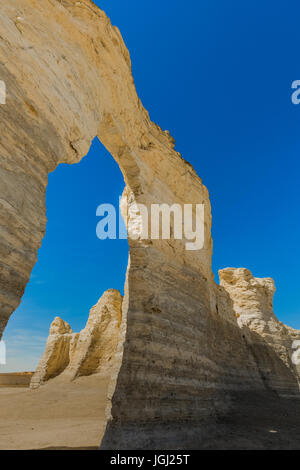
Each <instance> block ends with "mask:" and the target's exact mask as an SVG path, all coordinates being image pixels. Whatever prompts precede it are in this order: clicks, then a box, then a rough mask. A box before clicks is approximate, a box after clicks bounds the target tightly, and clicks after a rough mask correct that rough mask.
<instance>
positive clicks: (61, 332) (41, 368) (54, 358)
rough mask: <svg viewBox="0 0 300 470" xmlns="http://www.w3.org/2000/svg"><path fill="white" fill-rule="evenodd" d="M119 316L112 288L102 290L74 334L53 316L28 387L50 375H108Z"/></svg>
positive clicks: (119, 307)
mask: <svg viewBox="0 0 300 470" xmlns="http://www.w3.org/2000/svg"><path fill="white" fill-rule="evenodd" d="M121 318H122V296H121V294H120V292H118V291H117V290H114V289H111V290H109V291H106V292H104V294H103V295H102V297H101V298H100V300H99V301H98V303H97V304H96V305H95V306H94V307H93V308H92V309H91V311H90V315H89V318H88V321H87V324H86V326H85V328H84V329H83V330H82V331H81V332H80V333H73V332H72V330H71V328H70V326H69V325H68V324H67V323H66V322H65V321H63V320H62V319H61V318H59V317H56V318H55V319H54V321H53V322H52V324H51V327H50V331H49V337H48V339H47V344H46V348H45V351H44V354H43V356H42V358H41V361H40V363H39V365H38V368H37V370H36V372H35V374H34V375H33V377H32V379H31V385H30V386H31V388H37V387H39V386H40V385H43V384H45V383H46V382H47V381H48V380H50V379H53V378H59V379H60V381H69V380H73V379H75V378H77V377H82V376H87V375H92V374H103V375H107V374H108V373H109V370H110V368H111V367H112V364H113V360H114V358H115V353H116V349H117V345H118V340H119V331H120V324H121Z"/></svg>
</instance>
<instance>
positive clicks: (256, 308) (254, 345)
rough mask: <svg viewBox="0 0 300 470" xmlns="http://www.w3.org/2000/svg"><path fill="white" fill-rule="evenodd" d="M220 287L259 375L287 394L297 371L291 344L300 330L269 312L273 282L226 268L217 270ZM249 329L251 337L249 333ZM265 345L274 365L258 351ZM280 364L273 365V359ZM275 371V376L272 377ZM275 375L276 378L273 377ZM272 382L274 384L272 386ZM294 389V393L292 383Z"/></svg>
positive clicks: (273, 290)
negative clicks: (269, 351) (271, 352)
mask: <svg viewBox="0 0 300 470" xmlns="http://www.w3.org/2000/svg"><path fill="white" fill-rule="evenodd" d="M219 277H220V285H221V286H222V287H224V289H225V290H226V291H227V292H228V294H229V296H230V299H231V300H232V304H233V310H234V312H235V314H236V318H237V321H238V324H239V326H240V328H241V329H242V331H243V332H245V335H246V336H245V337H246V338H247V341H248V342H249V346H250V347H251V349H252V351H253V354H254V355H256V357H257V362H258V365H259V367H260V370H261V373H262V376H263V377H264V380H265V382H266V384H267V385H268V386H270V387H271V388H272V387H274V388H276V389H281V392H284V391H286V393H289V392H290V391H291V389H293V376H294V375H296V377H297V376H298V381H300V374H299V372H300V370H299V368H298V369H297V367H296V364H295V363H294V362H293V353H294V352H295V351H294V350H293V347H292V346H293V342H294V341H295V340H299V339H300V331H299V330H294V329H292V328H290V327H288V326H286V325H284V324H283V323H282V322H280V321H279V320H278V319H277V317H276V316H275V314H274V311H273V296H274V293H275V283H274V281H273V279H271V278H262V279H261V278H255V277H253V275H252V273H251V272H250V271H249V270H248V269H245V268H239V269H235V268H227V269H223V270H220V271H219ZM249 330H250V331H251V333H253V334H249ZM265 344H268V345H269V346H271V348H272V349H273V351H274V353H275V355H274V354H273V356H274V358H275V363H273V360H271V359H270V358H269V357H264V354H263V353H262V351H261V349H262V348H265V346H264V345H265ZM278 358H280V359H281V361H279V362H278V363H277V359H278ZM276 368H279V369H278V371H277V372H278V373H277V374H275V375H274V372H276ZM290 372H291V373H292V375H291V374H290ZM276 375H277V376H276ZM274 382H275V383H274ZM294 388H295V390H296V391H297V390H298V386H297V384H295V387H294Z"/></svg>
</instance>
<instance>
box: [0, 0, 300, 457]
mask: <svg viewBox="0 0 300 470" xmlns="http://www.w3.org/2000/svg"><path fill="white" fill-rule="evenodd" d="M0 79H1V80H4V81H5V82H6V85H7V101H6V105H4V106H0V139H1V140H0V272H1V275H0V334H1V332H2V331H3V329H4V327H5V325H6V323H7V321H8V319H9V316H10V315H11V313H12V312H13V311H14V310H15V308H16V307H17V306H18V304H19V302H20V300H21V297H22V295H23V292H24V289H25V286H26V284H27V282H28V280H29V277H30V273H31V270H32V268H33V266H34V264H35V262H36V259H37V250H38V248H39V246H40V245H41V241H42V238H43V236H44V233H45V226H46V211H45V192H46V186H47V180H48V173H49V172H50V171H53V170H55V168H56V167H57V165H58V164H59V163H61V162H64V163H74V162H78V161H80V159H81V158H82V157H84V156H85V155H86V153H87V152H88V149H89V146H90V144H91V141H92V139H93V138H94V137H95V136H98V137H99V139H100V140H101V142H102V143H103V144H104V145H105V146H106V148H107V149H108V150H109V151H110V152H111V154H112V155H113V157H114V158H115V160H116V161H117V162H118V164H119V166H120V169H121V170H122V172H123V175H124V179H125V182H126V186H127V189H126V191H125V193H124V198H125V202H126V204H124V207H125V208H127V209H126V210H127V212H128V218H127V225H128V229H129V233H134V234H135V235H136V237H134V239H132V238H129V249H130V261H129V265H128V270H127V279H126V286H125V296H124V300H123V305H122V321H121V325H120V335H119V343H118V347H117V354H116V361H113V364H112V365H111V372H112V375H111V383H110V387H109V394H108V406H107V428H106V432H105V434H104V438H103V441H102V447H103V448H117V449H126V448H131V449H132V448H185V447H189V448H191V446H193V445H196V444H195V443H197V445H199V441H201V438H202V437H203V436H205V435H207V434H208V431H209V429H211V428H215V427H216V422H217V417H218V416H219V415H220V414H221V413H225V412H226V410H227V409H228V406H229V405H230V404H231V397H232V396H233V394H235V395H236V394H242V393H244V392H245V391H246V392H247V394H248V395H247V396H248V397H249V396H251V394H252V395H253V396H254V395H255V393H256V392H257V391H259V393H260V394H262V395H264V394H265V396H266V399H268V396H269V393H270V392H272V393H282V392H283V393H285V394H287V393H296V390H297V387H298V377H297V375H296V373H295V372H294V371H293V370H292V368H291V367H290V364H288V362H287V361H285V360H282V355H281V353H279V352H278V350H277V349H276V348H274V344H273V342H272V341H271V340H270V335H271V336H272V333H271V331H270V333H269V332H268V331H267V332H266V333H267V336H263V335H261V334H259V333H258V332H257V331H256V330H255V331H254V330H253V328H252V326H251V325H252V323H253V321H255V320H253V321H252V320H250V324H249V325H248V323H247V324H245V325H242V328H240V326H239V324H238V320H237V318H236V313H235V310H234V304H236V305H237V304H238V302H236V301H235V300H232V298H231V295H232V293H231V292H227V291H226V290H225V288H224V287H222V286H217V285H216V284H215V282H214V280H213V274H212V270H211V256H212V239H211V210H210V201H209V195H208V191H207V189H206V188H205V186H204V185H203V184H202V182H201V180H200V178H199V177H198V176H197V174H196V173H195V171H194V170H193V168H192V167H191V165H189V164H188V163H187V162H186V161H185V160H183V159H182V158H181V156H180V154H179V153H178V152H176V151H175V149H174V140H173V139H172V138H171V136H170V134H169V133H168V132H164V131H162V130H161V129H160V128H159V127H158V126H157V125H155V124H154V123H152V122H151V121H150V118H149V115H148V113H147V111H146V110H145V109H144V108H143V106H142V104H141V102H140V100H139V98H138V96H137V94H136V90H135V86H134V82H133V78H132V74H131V64H130V57H129V53H128V51H127V49H126V47H125V45H124V42H123V40H122V37H121V35H120V32H119V30H118V29H117V28H115V27H113V26H112V25H111V23H110V21H109V19H108V18H107V17H106V15H105V14H104V13H103V12H102V11H101V10H99V9H98V8H97V7H96V6H95V5H94V4H93V3H92V2H91V1H89V0H81V1H79V2H78V1H73V0H59V1H58V0H43V2H41V1H38V0H10V1H9V2H2V3H1V5H0ZM139 203H143V204H145V205H146V207H148V208H150V206H151V204H152V203H159V204H162V203H166V204H169V205H172V204H174V203H177V204H180V205H183V204H201V203H203V204H204V206H205V217H204V223H205V240H204V247H203V249H201V250H198V251H187V250H186V249H185V248H186V247H185V242H186V240H173V239H171V240H151V241H147V240H143V239H142V236H141V233H142V231H143V230H142V229H143V227H141V221H140V216H139V213H138V211H137V210H136V205H137V204H139ZM250 284H251V283H250ZM263 289H264V290H265V291H267V286H266V285H264V287H263ZM264 295H265V294H264ZM270 295H271V294H270V293H269V294H267V298H268V299H269V298H270ZM255 302H258V301H255ZM258 303H259V302H258ZM261 305H262V306H263V309H264V311H263V314H262V317H263V318H264V317H265V314H266V313H265V309H267V308H268V305H269V301H268V300H266V299H265V300H264V301H263V302H262V304H261ZM238 307H239V308H240V309H241V307H242V306H241V305H240V304H239V305H238ZM235 308H237V307H235ZM257 311H258V307H257ZM268 311H269V310H268ZM248 317H249V315H248ZM258 320H259V321H260V319H259V318H258ZM258 320H257V321H258ZM247 321H248V320H247ZM61 327H62V325H58V328H61ZM62 328H63V327H62ZM71 335H72V333H70V332H65V333H63V334H62V337H63V338H64V339H63V340H61V345H60V348H61V351H62V363H61V364H60V367H63V366H64V365H65V362H66V361H65V357H66V355H65V352H64V351H65V350H68V347H69V346H68V344H70V343H69V340H67V339H65V338H69V336H71ZM53 336H55V335H53ZM59 336H60V334H57V337H59ZM275 337H276V338H277V332H275ZM274 341H275V340H274ZM275 342H277V340H276V341H275ZM87 343H88V344H89V338H87ZM50 346H51V345H50ZM52 346H53V347H52V349H53V351H55V350H57V344H56V339H54V340H53V345H52ZM257 347H258V349H256V348H257ZM87 348H88V349H89V347H87ZM50 350H51V347H50V348H49V351H50ZM75 351H76V348H75ZM82 351H83V353H82V355H80V358H83V357H85V358H86V359H87V358H88V357H89V354H86V350H85V349H84V348H82ZM84 351H85V352H84ZM283 353H284V351H283ZM284 354H285V353H284ZM91 357H93V355H92V356H91ZM46 362H47V361H46ZM82 364H85V365H84V366H83V370H90V369H89V368H90V365H89V361H85V360H83V362H82ZM72 373H73V372H72ZM257 406H258V407H259V405H257Z"/></svg>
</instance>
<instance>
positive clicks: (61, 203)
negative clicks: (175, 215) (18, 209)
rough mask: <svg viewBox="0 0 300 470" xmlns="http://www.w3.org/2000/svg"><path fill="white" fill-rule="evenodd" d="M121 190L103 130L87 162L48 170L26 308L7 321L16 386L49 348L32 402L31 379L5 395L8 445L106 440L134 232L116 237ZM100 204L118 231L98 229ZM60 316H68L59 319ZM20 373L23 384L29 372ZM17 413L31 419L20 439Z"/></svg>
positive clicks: (25, 420)
mask: <svg viewBox="0 0 300 470" xmlns="http://www.w3.org/2000/svg"><path fill="white" fill-rule="evenodd" d="M123 190H124V179H123V175H122V173H121V171H120V170H119V167H118V164H117V163H116V162H115V160H114V159H113V158H112V157H111V155H110V154H109V152H108V151H107V150H106V149H105V148H104V146H103V145H102V144H101V143H100V141H99V139H98V138H95V139H94V140H93V143H92V145H91V148H90V151H89V153H88V155H87V156H86V157H85V158H83V159H82V160H81V161H80V163H78V164H76V165H71V166H70V165H67V164H62V165H59V166H58V168H57V169H56V170H55V171H54V172H53V173H51V174H50V175H49V182H48V187H47V195H46V208H47V219H48V222H47V227H46V234H45V238H44V240H43V243H42V246H41V248H40V250H39V253H38V262H37V264H36V265H35V267H34V270H33V272H32V275H31V279H30V281H29V283H28V286H27V288H26V291H25V294H24V297H23V299H22V302H21V304H20V307H19V308H18V309H17V310H16V312H15V313H14V315H12V317H11V319H10V321H9V322H8V325H7V328H6V330H5V333H4V338H3V339H4V340H5V342H6V346H7V364H6V366H2V367H1V366H0V372H2V373H4V372H7V373H11V375H10V380H11V384H10V385H14V384H16V383H17V382H18V381H19V382H20V374H19V373H20V372H23V373H24V372H25V371H26V372H28V371H35V370H36V369H37V367H38V365H39V363H40V360H41V357H42V354H43V353H44V355H45V353H46V357H45V361H44V363H43V361H41V364H40V371H39V373H38V374H36V375H37V376H38V377H37V381H36V382H35V383H33V379H31V385H33V386H34V387H36V390H35V391H34V392H33V393H34V402H33V401H32V397H31V396H30V394H28V390H27V389H26V388H23V389H21V388H20V389H18V390H17V392H18V393H14V394H13V395H10V394H9V393H7V394H6V395H5V396H2V404H5V403H6V404H7V406H4V408H5V409H6V412H5V418H6V421H7V433H6V438H5V440H7V442H4V443H2V445H4V447H9V446H10V445H11V446H12V447H11V448H15V449H18V448H34V447H35V446H38V447H39V448H43V447H48V446H49V445H50V446H58V447H77V446H79V447H83V446H85V445H88V446H90V444H91V442H94V444H95V446H97V445H99V442H100V438H101V436H102V435H103V431H104V428H105V407H106V404H107V392H108V390H107V388H108V384H109V378H110V374H111V368H112V367H113V357H112V356H113V354H114V353H115V350H116V347H117V342H118V336H116V335H118V332H119V328H120V323H121V308H122V297H123V295H124V283H125V273H126V268H127V263H128V252H129V250H128V241H127V239H125V238H124V237H123V238H122V239H120V238H119V237H118V234H119V224H120V220H119V217H118V213H119V199H120V196H121V195H122V192H123ZM102 204H110V205H112V206H113V207H114V208H115V211H116V219H117V220H116V229H117V230H116V238H115V239H106V240H99V238H98V237H97V235H96V226H97V223H98V221H99V217H96V209H97V208H98V207H99V206H100V205H102ZM112 288H113V289H112ZM93 306H94V307H93ZM92 307H93V308H92ZM89 311H90V315H89ZM58 316H59V317H60V318H61V321H60V322H58V321H56V322H53V320H54V318H55V317H58ZM29 322H30V323H29ZM52 322H53V323H52ZM65 322H66V323H67V324H68V325H70V326H71V328H72V332H71V331H70V330H69V329H68V328H66V327H65V325H66V323H65ZM51 323H52V327H51V329H52V339H51V334H50V336H49V337H48V334H49V326H50V324H51ZM62 327H63V328H62ZM73 332H76V333H73ZM50 333H51V331H50ZM47 340H48V341H47ZM46 341H47V346H46ZM45 347H46V350H47V348H48V350H49V348H50V349H51V351H48V353H47V352H46V350H45ZM76 349H77V350H76ZM36 375H35V376H36ZM35 376H34V377H35ZM22 377H23V379H24V380H23V382H24V383H23V384H24V386H25V385H26V384H27V383H28V381H29V376H27V375H26V376H25V375H23V376H22ZM7 385H8V384H7ZM37 387H39V388H37ZM12 409H14V413H12ZM38 415H39V419H38V420H35V419H33V418H32V417H33V416H38ZM58 416H59V419H58ZM1 417H2V418H3V416H1ZM15 419H18V421H19V422H20V423H21V424H20V426H21V428H22V426H24V433H18V436H17V438H16V436H15V429H14V422H13V421H14V420H15ZM45 420H47V433H46V436H45V432H44V430H43V423H44V421H45ZM83 427H84V429H85V432H84V435H83V434H82V428H83ZM25 428H27V431H26V430H25ZM10 429H12V434H13V435H11V434H10ZM28 429H29V431H28ZM24 436H25V439H24ZM18 439H19V441H18ZM9 441H10V444H8V442H9Z"/></svg>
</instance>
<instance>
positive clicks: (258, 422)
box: [0, 376, 300, 450]
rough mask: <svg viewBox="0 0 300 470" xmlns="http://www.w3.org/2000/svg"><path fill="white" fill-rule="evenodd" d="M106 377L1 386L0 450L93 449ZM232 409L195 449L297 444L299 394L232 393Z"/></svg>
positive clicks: (101, 422)
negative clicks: (34, 385)
mask: <svg viewBox="0 0 300 470" xmlns="http://www.w3.org/2000/svg"><path fill="white" fill-rule="evenodd" d="M107 385H108V379H105V378H101V377H98V376H91V377H84V378H80V379H78V380H77V381H75V382H72V383H68V384H66V383H64V384H62V383H59V382H57V381H56V379H54V381H52V382H50V383H49V384H47V385H45V386H43V387H41V388H40V389H38V390H29V389H28V388H19V387H17V388H16V387H9V388H8V387H7V388H5V387H0V449H1V450H3V449H90V450H96V449H97V448H98V446H99V443H100V441H101V438H102V435H103V431H104V426H105V406H106V392H107ZM232 405H233V410H232V411H231V412H230V413H229V414H228V416H227V417H225V418H224V417H220V418H219V420H218V425H217V427H216V428H215V429H216V432H214V434H213V435H208V434H207V436H206V439H205V442H203V441H202V442H201V443H200V442H199V445H198V446H197V448H198V449H300V399H299V398H293V397H290V398H285V399H284V398H281V399H279V398H278V397H277V396H276V395H275V394H270V395H269V396H266V394H261V395H260V394H256V395H253V394H251V395H249V394H247V393H245V394H244V395H242V396H241V395H239V396H237V397H233V402H232Z"/></svg>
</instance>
